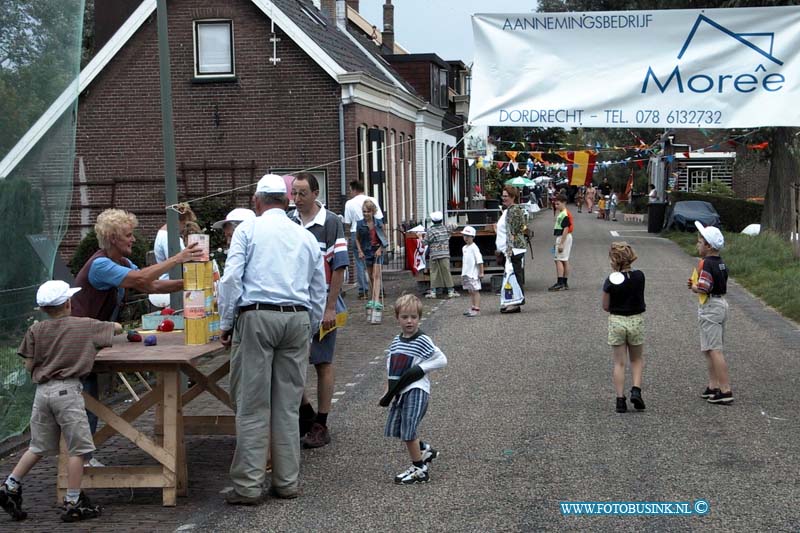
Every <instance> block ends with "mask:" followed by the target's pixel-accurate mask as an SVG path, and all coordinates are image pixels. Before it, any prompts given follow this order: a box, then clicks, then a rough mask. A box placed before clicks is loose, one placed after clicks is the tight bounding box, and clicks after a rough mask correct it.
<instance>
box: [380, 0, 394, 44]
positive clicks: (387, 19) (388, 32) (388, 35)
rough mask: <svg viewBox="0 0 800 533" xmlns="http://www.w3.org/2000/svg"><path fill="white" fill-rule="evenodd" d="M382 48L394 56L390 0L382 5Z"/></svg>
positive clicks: (392, 13)
mask: <svg viewBox="0 0 800 533" xmlns="http://www.w3.org/2000/svg"><path fill="white" fill-rule="evenodd" d="M381 36H382V37H383V46H385V47H386V48H387V49H388V50H389V52H388V53H390V54H394V6H393V5H392V0H386V3H385V4H383V31H382V32H381Z"/></svg>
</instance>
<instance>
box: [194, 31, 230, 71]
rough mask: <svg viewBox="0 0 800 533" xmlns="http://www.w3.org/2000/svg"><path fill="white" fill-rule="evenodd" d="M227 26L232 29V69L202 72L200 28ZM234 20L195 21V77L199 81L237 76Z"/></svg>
mask: <svg viewBox="0 0 800 533" xmlns="http://www.w3.org/2000/svg"><path fill="white" fill-rule="evenodd" d="M219 24H227V25H228V27H229V28H230V33H229V36H230V46H231V53H230V60H231V68H230V70H229V71H227V72H200V39H199V32H200V26H203V25H219ZM233 31H234V30H233V20H231V19H202V20H195V21H193V31H192V41H193V42H192V44H193V47H194V77H195V78H199V79H225V78H233V77H235V76H236V50H235V47H234V38H233Z"/></svg>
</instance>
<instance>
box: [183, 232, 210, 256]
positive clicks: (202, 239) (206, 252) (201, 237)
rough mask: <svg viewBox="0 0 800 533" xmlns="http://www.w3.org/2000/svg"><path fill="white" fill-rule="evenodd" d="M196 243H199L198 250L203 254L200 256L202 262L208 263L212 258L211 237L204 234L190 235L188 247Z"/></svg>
mask: <svg viewBox="0 0 800 533" xmlns="http://www.w3.org/2000/svg"><path fill="white" fill-rule="evenodd" d="M194 243H197V244H198V248H200V250H201V251H202V252H203V253H202V255H201V256H200V261H208V260H209V259H210V258H211V254H210V252H211V237H210V236H209V235H206V234H204V233H193V234H191V235H189V237H188V239H187V242H186V247H187V248H188V247H189V246H191V245H192V244H194Z"/></svg>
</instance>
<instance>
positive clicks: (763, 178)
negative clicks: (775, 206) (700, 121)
mask: <svg viewBox="0 0 800 533" xmlns="http://www.w3.org/2000/svg"><path fill="white" fill-rule="evenodd" d="M706 134H707V136H706V135H704V134H703V132H701V131H699V130H688V129H687V130H684V129H680V130H676V132H675V142H676V143H681V144H688V145H690V146H691V148H692V150H699V149H705V150H706V152H710V151H717V152H736V163H735V164H734V167H733V192H734V193H735V194H736V196H737V197H738V198H763V197H764V195H765V194H766V193H767V182H768V180H769V162H768V161H765V160H764V159H762V158H761V157H759V154H758V153H754V152H752V151H750V150H748V149H747V147H746V146H743V145H741V144H738V143H737V144H735V145H733V144H731V143H729V142H727V141H728V140H729V139H730V131H729V130H707V131H706ZM717 144H718V145H719V147H718V148H714V146H715V145H717ZM681 150H682V148H677V149H676V151H678V152H680V151H681Z"/></svg>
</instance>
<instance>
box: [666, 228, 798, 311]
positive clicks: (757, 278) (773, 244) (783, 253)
mask: <svg viewBox="0 0 800 533" xmlns="http://www.w3.org/2000/svg"><path fill="white" fill-rule="evenodd" d="M662 235H663V236H664V237H667V238H668V239H670V240H672V241H674V242H675V243H677V244H678V246H680V247H681V249H683V251H685V252H686V253H688V254H689V255H692V256H697V250H696V249H695V243H696V242H697V233H694V232H692V233H687V232H680V231H669V232H665V233H663V234H662ZM721 255H722V257H723V259H724V260H725V264H726V265H727V266H728V270H729V271H730V275H731V277H732V278H733V279H735V280H736V281H737V282H738V283H739V284H740V285H741V286H742V287H745V288H746V289H747V290H749V291H750V292H752V293H753V294H754V295H756V296H757V297H759V298H761V299H762V300H764V301H765V302H766V303H767V305H769V306H771V307H774V308H775V309H777V310H778V311H779V312H780V313H781V314H782V315H783V316H785V317H787V318H790V319H792V320H794V321H795V322H800V261H798V260H796V259H795V258H794V254H793V252H792V245H791V244H790V243H789V242H787V241H785V240H783V239H781V238H780V237H778V236H777V235H775V234H772V233H763V234H761V235H758V236H755V237H751V236H749V235H742V234H741V233H726V234H725V248H724V249H723V250H722V254H721Z"/></svg>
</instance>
